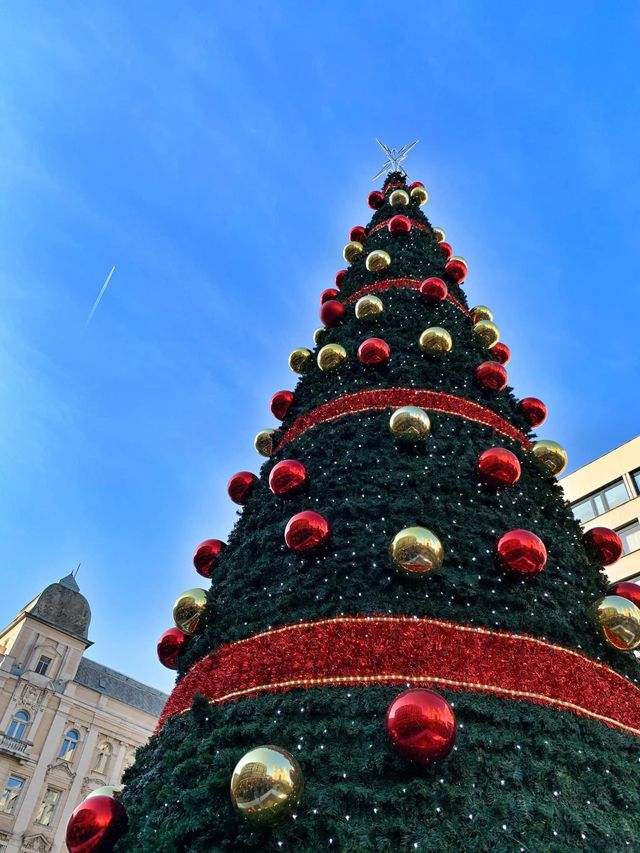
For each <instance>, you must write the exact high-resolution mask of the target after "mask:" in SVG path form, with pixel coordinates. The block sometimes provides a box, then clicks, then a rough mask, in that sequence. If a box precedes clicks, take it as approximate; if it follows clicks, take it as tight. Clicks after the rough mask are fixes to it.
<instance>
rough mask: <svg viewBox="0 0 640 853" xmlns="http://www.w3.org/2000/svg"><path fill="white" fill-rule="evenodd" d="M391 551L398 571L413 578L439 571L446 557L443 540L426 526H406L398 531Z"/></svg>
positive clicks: (390, 548)
mask: <svg viewBox="0 0 640 853" xmlns="http://www.w3.org/2000/svg"><path fill="white" fill-rule="evenodd" d="M389 553H390V554H391V559H392V560H393V562H394V563H395V564H396V566H397V568H398V571H400V572H401V573H402V574H404V575H408V576H409V577H413V578H421V577H426V576H427V575H430V574H432V573H433V572H437V571H438V569H439V568H440V567H441V566H442V561H443V559H444V549H443V547H442V542H441V541H440V540H439V539H438V537H437V536H436V535H435V533H432V532H431V530H427V528H426V527H405V528H404V530H401V531H400V532H399V533H396V535H395V536H394V537H393V541H392V543H391V545H390V546H389Z"/></svg>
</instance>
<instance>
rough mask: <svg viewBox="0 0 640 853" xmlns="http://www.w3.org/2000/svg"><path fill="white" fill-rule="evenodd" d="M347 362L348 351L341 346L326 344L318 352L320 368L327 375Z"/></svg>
mask: <svg viewBox="0 0 640 853" xmlns="http://www.w3.org/2000/svg"><path fill="white" fill-rule="evenodd" d="M346 360H347V351H346V349H345V348H344V347H342V346H340V344H325V346H323V347H322V349H321V350H320V351H319V352H318V357H317V362H318V367H319V368H320V370H322V371H323V372H325V373H327V372H328V371H330V370H336V369H337V368H338V367H340V366H341V365H342V364H344V362H345V361H346Z"/></svg>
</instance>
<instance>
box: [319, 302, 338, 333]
mask: <svg viewBox="0 0 640 853" xmlns="http://www.w3.org/2000/svg"><path fill="white" fill-rule="evenodd" d="M343 317H344V305H343V304H342V302H338V300H337V299H329V300H328V301H327V302H325V303H324V304H323V305H321V306H320V322H321V323H322V324H323V325H325V326H327V327H328V328H329V329H333V328H334V327H335V326H338V325H339V324H340V323H341V322H342V318H343Z"/></svg>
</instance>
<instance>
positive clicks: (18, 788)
mask: <svg viewBox="0 0 640 853" xmlns="http://www.w3.org/2000/svg"><path fill="white" fill-rule="evenodd" d="M23 787H24V779H21V778H20V777H19V776H9V779H8V780H7V784H6V786H5V789H4V793H3V795H2V797H0V812H4V813H5V814H15V813H16V805H17V804H18V798H19V796H20V794H21V793H22V788H23Z"/></svg>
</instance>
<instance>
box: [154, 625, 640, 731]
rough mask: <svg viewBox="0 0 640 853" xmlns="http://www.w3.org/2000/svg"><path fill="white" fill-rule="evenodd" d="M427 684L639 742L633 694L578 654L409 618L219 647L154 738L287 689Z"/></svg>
mask: <svg viewBox="0 0 640 853" xmlns="http://www.w3.org/2000/svg"><path fill="white" fill-rule="evenodd" d="M408 683H409V684H431V685H435V686H440V687H443V688H447V689H451V690H462V691H471V692H479V693H488V694H491V695H495V696H500V697H504V698H509V699H517V700H523V701H528V702H534V703H536V704H538V705H545V706H547V707H550V708H554V709H558V710H562V711H569V712H571V713H573V714H577V715H578V716H582V717H589V718H590V719H593V720H598V721H599V722H601V723H604V724H605V725H607V726H610V727H612V728H615V729H621V730H623V731H626V732H629V733H631V734H634V735H639V736H640V690H639V689H638V688H637V687H636V686H635V685H633V684H632V683H631V682H630V681H628V680H627V679H626V678H623V676H621V675H619V674H618V673H617V672H615V671H614V670H612V669H610V668H609V667H607V666H605V665H604V664H601V663H598V662H597V661H593V660H591V659H590V658H588V657H586V656H585V655H583V654H581V653H579V652H575V651H572V650H571V649H566V648H563V647H562V646H557V645H554V644H552V643H548V642H546V641H545V640H540V639H538V638H536V637H529V636H523V635H516V634H510V633H508V632H506V631H495V630H490V629H488V628H478V627H474V626H471V625H459V624H456V623H454V622H444V621H440V620H437V619H427V618H423V619H417V618H411V617H409V616H369V617H367V616H342V617H336V618H335V619H321V620H318V621H315V622H301V623H298V624H296V625H286V626H284V627H282V628H275V629H272V630H270V631H265V632H264V633H261V634H256V635H255V636H253V637H249V638H247V639H245V640H239V641H238V642H235V643H230V644H228V645H226V646H221V647H220V648H219V649H217V650H216V651H215V652H212V653H211V654H210V655H208V656H207V657H205V658H203V659H202V660H200V661H198V663H196V664H194V666H193V667H192V668H191V669H190V670H189V672H188V673H187V674H186V675H185V676H184V678H183V679H182V680H181V681H180V682H179V683H178V684H177V685H176V687H175V689H174V691H173V693H172V694H171V696H170V697H169V700H168V702H167V704H166V706H165V708H164V710H163V712H162V715H161V717H160V721H159V723H158V728H157V729H156V731H159V730H160V729H161V728H162V726H163V725H164V723H165V722H166V721H167V720H168V719H169V718H170V717H172V716H174V715H176V714H181V713H184V712H185V711H188V710H189V709H190V707H191V703H192V698H193V696H194V695H195V694H196V693H199V694H202V695H204V696H206V697H207V698H208V699H209V701H210V702H212V703H214V704H224V703H226V702H230V701H233V700H235V699H240V698H242V697H245V696H255V695H258V694H261V693H273V692H284V691H287V690H293V689H296V688H308V687H318V686H339V685H354V686H355V685H371V684H403V685H404V684H408Z"/></svg>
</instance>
